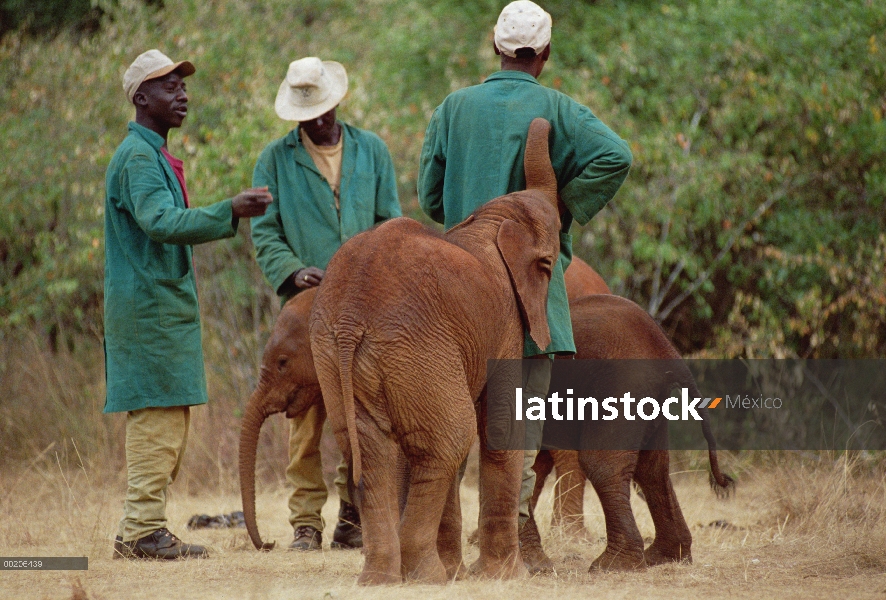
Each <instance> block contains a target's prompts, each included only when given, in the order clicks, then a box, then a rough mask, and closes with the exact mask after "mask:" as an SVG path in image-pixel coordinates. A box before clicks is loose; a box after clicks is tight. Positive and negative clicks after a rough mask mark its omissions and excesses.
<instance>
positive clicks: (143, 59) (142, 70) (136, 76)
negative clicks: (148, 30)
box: [123, 50, 197, 102]
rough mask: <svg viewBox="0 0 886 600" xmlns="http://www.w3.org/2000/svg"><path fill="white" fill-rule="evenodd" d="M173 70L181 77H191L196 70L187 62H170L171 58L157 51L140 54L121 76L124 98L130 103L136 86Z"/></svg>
mask: <svg viewBox="0 0 886 600" xmlns="http://www.w3.org/2000/svg"><path fill="white" fill-rule="evenodd" d="M175 70H179V71H180V72H181V75H182V77H187V76H188V75H193V74H194V71H196V70H197V69H195V68H194V65H192V64H191V63H190V62H189V61H187V60H182V61H179V62H172V59H171V58H169V57H168V56H166V55H165V54H163V53H162V52H160V51H159V50H148V51H147V52H142V53H141V54H139V55H138V57H137V58H136V59H135V60H134V61H132V64H131V65H129V68H128V69H126V73H124V74H123V90H124V91H125V92H126V97H127V98H129V101H130V102H132V98H133V96H135V92H136V91H137V90H138V86H140V85H141V84H142V83H144V82H145V81H147V80H149V79H156V78H158V77H163V76H164V75H166V74H167V73H172V72H173V71H175Z"/></svg>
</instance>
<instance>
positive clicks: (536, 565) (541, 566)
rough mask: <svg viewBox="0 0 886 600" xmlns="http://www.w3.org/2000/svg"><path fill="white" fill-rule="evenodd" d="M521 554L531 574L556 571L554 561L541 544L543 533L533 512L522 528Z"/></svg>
mask: <svg viewBox="0 0 886 600" xmlns="http://www.w3.org/2000/svg"><path fill="white" fill-rule="evenodd" d="M520 554H521V555H522V557H523V564H524V565H526V569H527V570H528V571H529V574H530V575H540V574H542V573H553V572H554V563H553V562H551V559H550V558H548V555H547V554H545V551H544V548H542V546H541V535H540V534H539V533H538V526H536V524H535V516H534V515H533V514H532V512H530V513H529V520H528V521H526V522H525V523H524V524H523V526H522V527H521V528H520Z"/></svg>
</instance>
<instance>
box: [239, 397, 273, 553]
mask: <svg viewBox="0 0 886 600" xmlns="http://www.w3.org/2000/svg"><path fill="white" fill-rule="evenodd" d="M263 396H264V394H262V393H261V386H259V389H258V390H256V391H255V392H254V393H253V394H252V397H251V398H250V399H249V403H248V404H247V405H246V412H245V413H244V415H243V425H242V427H241V428H240V495H241V497H242V499H243V518H244V520H245V521H246V530H247V531H248V532H249V537H250V538H251V539H252V543H253V544H254V545H255V548H256V549H257V550H271V549H272V548H273V547H274V546H275V545H276V544H275V542H271V543H269V544H266V543H264V542H262V540H261V536H260V535H259V533H258V525H256V521H255V456H256V452H257V450H258V435H259V433H260V432H261V426H262V424H263V423H264V422H265V419H267V418H268V414H269V413H268V411H267V410H265V409H263V408H262V407H263V405H264V400H263Z"/></svg>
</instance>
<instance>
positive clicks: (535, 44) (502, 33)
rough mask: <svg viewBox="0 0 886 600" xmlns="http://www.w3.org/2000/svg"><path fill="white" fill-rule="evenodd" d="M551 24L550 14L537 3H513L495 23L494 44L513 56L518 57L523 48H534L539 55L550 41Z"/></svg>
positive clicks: (503, 10) (523, 1)
mask: <svg viewBox="0 0 886 600" xmlns="http://www.w3.org/2000/svg"><path fill="white" fill-rule="evenodd" d="M551 23H552V19H551V15H549V14H548V13H546V12H545V11H544V9H542V7H540V6H539V5H538V4H536V3H535V2H529V0H517V1H516V2H511V3H510V4H508V5H507V6H505V7H504V9H502V11H501V14H500V15H499V16H498V23H496V24H495V29H494V32H495V47H496V48H498V50H499V51H500V52H501V53H502V54H506V55H507V56H511V57H514V56H517V50H519V49H520V48H532V49H533V50H535V53H536V54H540V53H541V51H542V50H544V49H545V48H546V47H547V45H548V44H550V43H551Z"/></svg>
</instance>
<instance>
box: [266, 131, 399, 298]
mask: <svg viewBox="0 0 886 600" xmlns="http://www.w3.org/2000/svg"><path fill="white" fill-rule="evenodd" d="M339 123H341V121H339ZM341 126H342V135H343V136H344V142H343V148H342V164H341V182H340V184H339V205H340V211H338V210H336V208H335V197H334V196H333V194H332V188H330V187H329V183H328V182H327V181H326V178H325V177H323V175H321V174H320V170H319V169H318V168H317V166H316V165H315V164H314V160H313V159H312V158H311V155H310V154H308V151H307V149H306V148H305V146H304V144H303V143H302V141H301V137H300V136H299V130H298V128H296V129H293V130H292V131H290V132H289V133H288V134H287V135H285V136H283V137H282V138H280V139H278V140H275V141H273V142H271V143H270V144H268V146H267V147H266V148H265V149H264V150H263V151H262V153H261V155H260V156H259V158H258V162H257V163H256V165H255V171H254V172H253V175H252V185H253V186H255V187H263V186H267V187H268V191H269V192H270V193H271V195H272V196H273V197H274V201H273V202H272V203H271V205H270V206H269V207H268V210H267V212H266V213H265V214H264V215H263V216H261V217H256V218H254V219H253V220H252V241H253V244H254V245H255V253H256V259H257V260H258V265H259V267H261V270H262V272H263V273H264V274H265V277H266V278H267V279H268V281H269V282H270V284H271V285H272V286H273V288H274V290H276V291H277V293H278V294H279V295H281V296H283V297H284V299H285V298H287V297H290V296H292V295H294V294H295V293H297V292H298V291H299V290H298V288H295V286H294V285H284V284H286V283H288V282H287V278H288V277H289V276H290V275H292V274H293V273H294V272H296V271H298V270H299V269H303V268H305V267H318V268H320V269H325V268H326V265H327V264H328V263H329V259H331V258H332V255H333V254H335V251H336V250H338V249H339V248H340V247H341V245H342V244H344V243H345V242H346V241H347V240H348V239H350V238H352V237H353V236H355V235H357V234H358V233H360V232H362V231H365V230H367V229H369V228H371V227H372V226H373V225H375V224H376V223H380V222H381V221H384V220H386V219H391V218H393V217H399V216H401V215H402V212H401V210H400V202H399V200H398V199H397V180H396V178H395V176H394V163H393V161H391V155H390V153H389V152H388V148H387V146H385V143H384V142H383V141H382V140H381V138H379V137H378V136H377V135H375V134H374V133H372V132H370V131H364V130H362V129H357V128H356V127H351V126H350V125H347V124H345V123H341ZM339 213H340V214H339Z"/></svg>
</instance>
